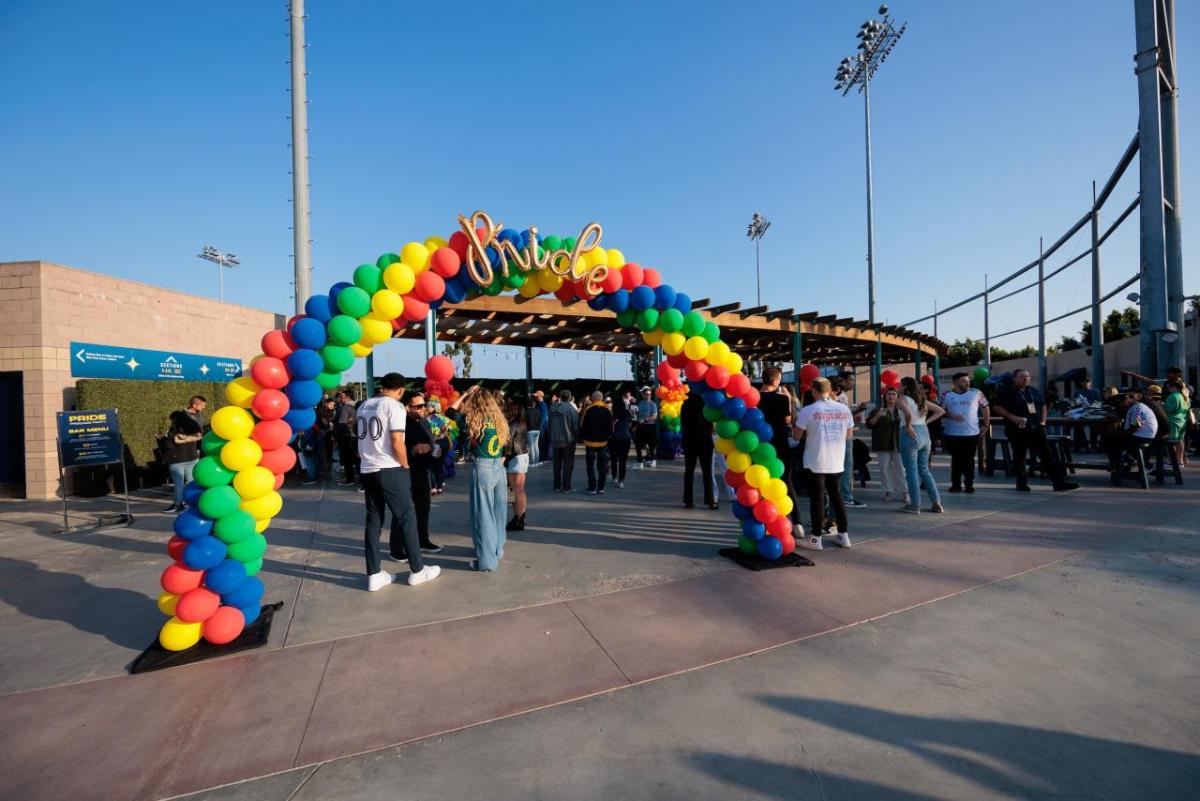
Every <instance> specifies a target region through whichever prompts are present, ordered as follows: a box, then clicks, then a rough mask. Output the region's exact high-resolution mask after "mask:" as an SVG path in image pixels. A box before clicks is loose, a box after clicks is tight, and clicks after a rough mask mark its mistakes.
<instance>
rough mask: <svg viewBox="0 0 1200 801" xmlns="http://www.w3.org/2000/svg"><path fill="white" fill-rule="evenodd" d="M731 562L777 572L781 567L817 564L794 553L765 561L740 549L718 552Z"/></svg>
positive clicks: (749, 567)
mask: <svg viewBox="0 0 1200 801" xmlns="http://www.w3.org/2000/svg"><path fill="white" fill-rule="evenodd" d="M717 553H719V554H720V555H721V556H724V557H725V558H726V559H729V560H730V561H733V562H736V563H738V564H739V565H741V566H742V567H744V568H746V569H747V570H775V569H777V568H780V567H811V566H812V565H814V564H815V562H813V560H811V559H809V558H808V557H807V556H801V555H800V554H798V553H796V552H795V551H792V552H791V553H789V554H787V555H786V556H781V557H779V558H778V559H763V558H762V557H761V556H759V555H758V554H748V553H744V552H743V551H742V550H741V549H740V548H722V549H720V550H719V551H717Z"/></svg>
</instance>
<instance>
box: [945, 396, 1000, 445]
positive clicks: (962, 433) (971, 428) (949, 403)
mask: <svg viewBox="0 0 1200 801" xmlns="http://www.w3.org/2000/svg"><path fill="white" fill-rule="evenodd" d="M941 405H942V408H943V409H945V410H946V416H945V417H943V418H942V433H943V434H947V435H949V436H951V437H977V436H979V410H980V409H982V408H983V407H984V406H987V405H988V402H987V398H985V397H984V396H983V393H982V392H980V391H979V390H977V389H975V388H974V387H972V388H971V389H968V390H967V391H966V392H963V393H961V394H960V393H958V392H955V391H953V390H951V391H950V392H947V393H945V394H943V395H942V404H941ZM951 415H962V416H963V417H964V418H965V419H964V420H962V421H959V420H955V419H954V418H952V417H951Z"/></svg>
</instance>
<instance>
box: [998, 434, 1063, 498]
mask: <svg viewBox="0 0 1200 801" xmlns="http://www.w3.org/2000/svg"><path fill="white" fill-rule="evenodd" d="M1004 434H1005V436H1007V437H1008V441H1009V442H1011V443H1012V450H1013V468H1014V469H1015V470H1016V473H1017V486H1018V487H1025V486H1028V485H1029V466H1028V465H1027V464H1026V461H1027V459H1026V457H1027V456H1028V455H1029V454H1031V453H1032V454H1033V455H1034V456H1036V457H1037V460H1038V464H1040V465H1041V466H1042V469H1043V470H1044V471H1045V472H1047V473H1049V474H1050V481H1051V482H1053V484H1054V486H1056V487H1057V486H1059V485H1060V484H1062V483H1063V480H1064V479H1063V466H1062V465H1061V464H1059V463H1058V459H1056V458H1054V453H1053V451H1051V450H1050V443H1048V442H1046V429H1045V428H1043V427H1042V426H1034V427H1032V428H1030V427H1028V426H1026V427H1025V428H1016V427H1014V426H1005V427H1004Z"/></svg>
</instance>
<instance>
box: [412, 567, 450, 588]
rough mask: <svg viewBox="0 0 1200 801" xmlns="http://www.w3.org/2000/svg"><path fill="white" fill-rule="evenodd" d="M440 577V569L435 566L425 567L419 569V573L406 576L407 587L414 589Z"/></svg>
mask: <svg viewBox="0 0 1200 801" xmlns="http://www.w3.org/2000/svg"><path fill="white" fill-rule="evenodd" d="M440 575H442V569H441V568H440V567H438V566H437V565H425V567H423V568H421V572H420V573H409V574H408V586H410V587H415V586H417V585H418V584H424V583H425V582H427V581H433V580H434V579H435V578H437V577H438V576H440Z"/></svg>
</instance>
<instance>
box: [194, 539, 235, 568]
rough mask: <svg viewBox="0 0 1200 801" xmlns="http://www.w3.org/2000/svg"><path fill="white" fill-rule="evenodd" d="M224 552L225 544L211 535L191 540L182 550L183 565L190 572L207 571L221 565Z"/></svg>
mask: <svg viewBox="0 0 1200 801" xmlns="http://www.w3.org/2000/svg"><path fill="white" fill-rule="evenodd" d="M226 550H228V549H227V548H226V547H225V543H223V542H221V541H220V540H219V539H217V538H216V537H214V536H212V535H211V534H205V535H204V536H203V537H198V538H196V539H194V540H192V541H191V542H190V543H188V546H187V547H186V548H184V549H183V563H184V564H185V565H187V566H188V567H190V568H191V569H192V570H208V569H209V568H210V567H216V566H217V565H219V564H220V563H221V560H222V559H224V558H225V551H226Z"/></svg>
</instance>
